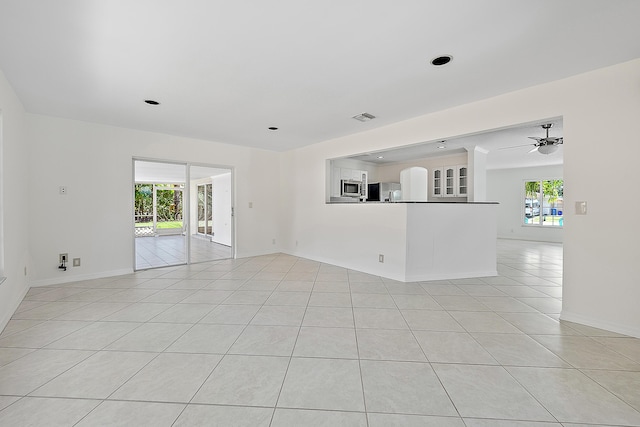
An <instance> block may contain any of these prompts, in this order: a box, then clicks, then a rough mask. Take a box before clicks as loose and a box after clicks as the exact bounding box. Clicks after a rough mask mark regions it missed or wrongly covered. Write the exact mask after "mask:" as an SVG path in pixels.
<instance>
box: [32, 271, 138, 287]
mask: <svg viewBox="0 0 640 427" xmlns="http://www.w3.org/2000/svg"><path fill="white" fill-rule="evenodd" d="M131 273H133V269H132V268H124V269H122V270H111V271H102V272H100V273H92V274H79V275H77V276H64V277H63V276H60V277H55V278H52V279H41V280H33V281H31V282H29V286H30V287H32V288H38V287H40V286H50V285H61V284H65V283H73V282H80V281H83V280H92V279H103V278H105V277H113V276H123V275H125V274H131Z"/></svg>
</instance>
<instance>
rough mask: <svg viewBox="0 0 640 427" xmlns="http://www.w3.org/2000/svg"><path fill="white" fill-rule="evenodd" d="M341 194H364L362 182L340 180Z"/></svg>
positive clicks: (354, 195)
mask: <svg viewBox="0 0 640 427" xmlns="http://www.w3.org/2000/svg"><path fill="white" fill-rule="evenodd" d="M340 195H341V196H342V197H360V196H362V182H360V181H352V180H349V179H343V180H341V181H340Z"/></svg>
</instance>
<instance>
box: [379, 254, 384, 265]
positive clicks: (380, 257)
mask: <svg viewBox="0 0 640 427" xmlns="http://www.w3.org/2000/svg"><path fill="white" fill-rule="evenodd" d="M378 262H382V263H384V255H382V254H380V255H378Z"/></svg>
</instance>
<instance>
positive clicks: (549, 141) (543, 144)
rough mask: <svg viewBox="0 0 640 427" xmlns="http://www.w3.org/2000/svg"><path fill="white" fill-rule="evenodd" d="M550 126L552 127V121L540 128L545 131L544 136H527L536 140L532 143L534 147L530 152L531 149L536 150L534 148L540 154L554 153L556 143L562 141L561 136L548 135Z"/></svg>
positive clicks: (558, 143)
mask: <svg viewBox="0 0 640 427" xmlns="http://www.w3.org/2000/svg"><path fill="white" fill-rule="evenodd" d="M552 127H553V123H546V124H544V125H542V129H544V130H545V131H547V136H545V137H544V138H537V137H535V136H530V137H529V138H531V139H535V140H536V141H537V142H536V143H535V144H534V146H535V148H534V149H533V150H531V151H530V153H532V152H533V151H536V148H537V151H538V153H540V154H551V153H555V152H556V151H557V150H558V145H560V144H562V143H563V141H562V137H561V136H560V137H556V136H549V129H551V128H552Z"/></svg>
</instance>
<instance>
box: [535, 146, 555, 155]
mask: <svg viewBox="0 0 640 427" xmlns="http://www.w3.org/2000/svg"><path fill="white" fill-rule="evenodd" d="M557 150H558V146H557V145H549V144H545V145H540V146H539V147H538V153H540V154H551V153H555V152H556V151H557Z"/></svg>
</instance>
